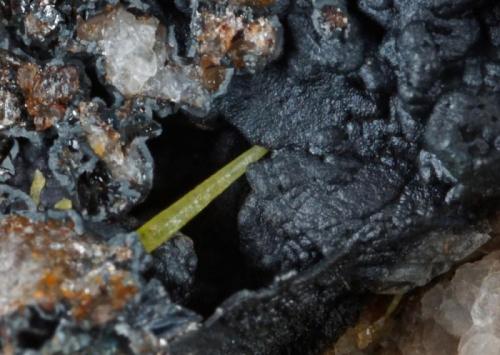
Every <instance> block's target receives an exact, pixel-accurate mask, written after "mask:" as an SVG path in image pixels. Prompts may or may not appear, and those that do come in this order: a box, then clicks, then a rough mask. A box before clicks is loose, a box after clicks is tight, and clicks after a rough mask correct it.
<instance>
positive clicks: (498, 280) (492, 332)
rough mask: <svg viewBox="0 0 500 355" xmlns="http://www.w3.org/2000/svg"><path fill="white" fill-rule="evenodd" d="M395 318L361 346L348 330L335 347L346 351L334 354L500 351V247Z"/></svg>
mask: <svg viewBox="0 0 500 355" xmlns="http://www.w3.org/2000/svg"><path fill="white" fill-rule="evenodd" d="M411 299H412V297H410V300H411ZM394 321H395V322H396V325H395V326H394V327H393V328H392V330H391V331H390V332H389V333H388V334H386V336H385V338H384V339H382V341H380V342H379V343H378V344H376V346H374V347H371V348H369V349H364V350H363V351H361V350H359V349H356V351H355V352H354V350H353V349H355V347H352V345H351V348H349V347H347V346H346V345H345V344H348V345H349V343H348V342H347V343H346V338H347V340H349V337H348V336H346V335H344V336H343V337H342V338H341V340H340V341H339V342H338V343H337V345H336V349H337V348H342V349H344V350H347V351H344V352H342V351H340V352H339V351H337V352H335V355H341V354H353V355H354V354H362V355H386V354H398V355H417V354H418V355H500V251H496V252H493V253H491V254H489V255H488V256H486V257H484V258H483V259H481V260H479V261H475V262H470V263H466V264H464V265H462V266H460V267H459V268H458V269H457V270H456V271H455V273H454V275H453V276H452V277H451V278H445V279H444V280H442V281H440V282H439V283H437V284H436V285H435V286H433V287H432V288H430V289H429V290H427V291H426V292H425V293H423V295H421V296H420V299H418V298H417V299H416V300H414V301H410V302H409V303H408V304H407V305H406V306H405V307H403V308H402V309H401V310H400V315H399V316H398V317H397V319H395V320H394ZM346 334H347V333H346ZM347 335H348V334H347Z"/></svg>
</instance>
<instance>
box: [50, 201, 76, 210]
mask: <svg viewBox="0 0 500 355" xmlns="http://www.w3.org/2000/svg"><path fill="white" fill-rule="evenodd" d="M54 208H55V209H57V210H62V211H66V210H70V209H72V208H73V202H71V200H69V199H67V198H63V199H61V200H60V201H59V202H57V203H56V204H55V205H54Z"/></svg>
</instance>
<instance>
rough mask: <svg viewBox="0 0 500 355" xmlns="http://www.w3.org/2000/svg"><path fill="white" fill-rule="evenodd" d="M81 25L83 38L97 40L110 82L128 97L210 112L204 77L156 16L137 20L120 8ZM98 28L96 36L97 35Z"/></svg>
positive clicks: (209, 97)
mask: <svg viewBox="0 0 500 355" xmlns="http://www.w3.org/2000/svg"><path fill="white" fill-rule="evenodd" d="M97 20H99V21H96V20H94V21H93V22H92V27H89V28H91V29H87V28H85V27H83V26H82V28H81V29H80V37H82V38H86V39H87V38H92V39H93V40H97V44H98V47H99V49H100V51H101V53H102V54H103V56H104V59H105V65H106V79H107V81H108V82H109V83H110V84H112V85H113V86H114V87H116V88H117V89H118V91H120V92H121V93H122V94H123V95H124V96H126V97H131V96H137V95H143V96H149V97H153V98H159V99H165V100H168V101H171V102H174V103H177V104H180V105H184V106H187V107H189V108H192V109H194V110H200V111H207V110H208V109H209V104H210V100H211V96H210V93H209V92H208V91H207V90H206V89H205V88H204V87H203V85H202V82H201V78H200V73H199V71H198V70H197V67H196V66H195V65H192V64H188V63H183V62H181V61H180V59H179V58H178V57H177V53H176V48H175V45H169V43H167V41H166V40H165V33H166V30H165V28H163V27H162V26H160V23H159V21H158V19H156V18H154V17H136V16H135V15H133V14H132V13H130V12H129V11H126V10H125V9H124V8H122V7H117V8H116V9H114V10H113V11H111V12H110V13H108V14H106V15H105V16H101V17H98V18H97ZM95 28H99V30H98V31H97V33H94V32H93V31H94V30H95Z"/></svg>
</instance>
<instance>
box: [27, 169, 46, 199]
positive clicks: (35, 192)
mask: <svg viewBox="0 0 500 355" xmlns="http://www.w3.org/2000/svg"><path fill="white" fill-rule="evenodd" d="M45 183H46V180H45V177H44V176H43V174H42V172H41V171H40V170H38V169H37V170H35V174H34V176H33V182H32V183H31V188H30V195H31V198H32V199H33V202H35V205H37V206H38V205H39V204H40V196H41V194H42V190H43V188H44V187H45Z"/></svg>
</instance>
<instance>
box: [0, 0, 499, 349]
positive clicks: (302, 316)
mask: <svg viewBox="0 0 500 355" xmlns="http://www.w3.org/2000/svg"><path fill="white" fill-rule="evenodd" d="M168 116H176V117H177V119H179V117H180V118H181V119H183V120H185V122H186V125H191V127H192V129H191V131H192V132H194V131H195V130H203V131H204V132H222V131H223V130H226V129H227V125H228V124H229V125H231V126H232V127H234V129H235V130H237V131H238V132H239V133H240V134H241V135H243V137H244V138H245V139H246V140H247V142H250V143H251V144H260V145H263V146H265V147H267V148H269V149H270V150H271V151H272V153H271V155H270V157H269V158H268V159H266V160H265V161H263V162H261V163H258V164H256V165H255V166H254V167H252V168H251V169H250V171H249V173H248V174H247V177H248V182H249V185H250V193H249V195H248V197H247V198H246V201H245V202H244V203H243V204H242V205H241V206H238V208H240V211H239V219H238V228H239V233H235V231H234V227H233V225H236V222H235V221H234V220H231V221H229V220H228V221H224V219H223V218H221V216H223V215H224V210H223V208H221V205H223V204H218V205H216V207H214V211H212V212H210V211H209V213H207V214H206V215H205V216H204V221H203V223H199V222H197V221H194V223H193V224H192V225H191V226H190V228H189V230H190V231H192V232H193V233H194V234H195V236H194V237H195V243H194V244H193V241H192V240H191V239H189V238H188V237H186V236H181V235H179V236H178V237H176V238H174V240H173V241H172V242H171V243H168V244H166V245H164V246H162V247H161V248H160V249H158V250H157V251H156V252H155V253H154V254H153V255H152V256H148V255H145V254H144V252H143V251H141V247H140V245H139V244H138V242H137V240H136V239H135V236H134V234H133V233H132V234H126V233H124V232H125V230H127V229H128V230H130V229H131V228H133V227H135V226H136V225H137V224H138V223H137V222H141V221H140V218H141V216H145V215H151V211H152V210H153V209H154V208H156V207H153V206H152V205H151V204H150V203H149V201H151V200H146V198H147V196H148V194H149V192H150V190H151V189H152V188H153V186H155V187H157V189H156V190H157V191H163V190H162V188H161V185H162V184H163V183H164V182H163V181H162V179H161V177H162V176H168V175H169V174H170V175H175V174H178V171H176V169H177V168H179V166H175V164H172V163H171V162H173V161H175V159H171V160H170V161H167V162H162V163H161V164H157V170H156V171H155V172H154V165H155V163H158V162H159V161H161V160H162V157H163V155H165V156H173V155H175V154H177V155H179V156H182V157H184V158H185V159H189V156H188V154H184V153H183V152H178V151H176V149H175V147H174V146H172V145H169V146H167V145H165V146H162V145H161V144H157V142H158V141H157V142H155V143H154V144H151V145H150V146H149V147H153V148H152V150H153V151H152V152H150V148H149V147H148V145H147V144H146V142H147V141H148V140H150V139H152V138H155V137H157V136H158V135H159V134H160V131H161V129H160V125H159V124H158V123H157V121H158V120H155V119H154V118H157V119H160V118H161V120H163V122H165V121H167V122H168V120H169V119H170V120H171V119H172V117H168ZM221 122H223V124H221ZM163 127H164V128H167V129H168V127H169V126H168V124H164V125H163ZM221 127H222V128H221ZM0 129H1V131H2V132H0V183H1V185H0V196H1V200H0V214H1V217H0V227H1V228H2V231H3V232H2V234H1V235H0V256H2V259H1V260H0V283H1V284H2V285H14V286H12V289H10V290H6V289H4V290H3V291H0V351H7V353H8V352H12V353H23V352H24V351H41V352H44V353H48V354H50V353H63V354H65V353H68V354H69V353H77V352H80V353H85V352H88V351H89V349H90V348H91V349H92V350H93V351H97V352H99V353H104V352H108V353H118V352H131V353H145V352H158V351H159V352H162V351H166V349H167V348H169V351H171V352H172V353H174V354H176V353H179V354H184V353H199V354H206V353H214V354H217V353H238V354H241V353H259V354H260V353H281V352H283V353H300V354H304V353H318V352H320V351H321V350H322V349H324V347H325V346H327V345H329V344H331V343H332V342H333V341H334V340H335V338H336V337H338V336H339V335H340V334H341V332H342V331H343V329H345V327H346V326H348V325H349V324H351V323H353V322H354V321H355V319H356V315H357V312H358V311H359V309H360V308H361V307H362V305H363V300H364V299H365V297H366V295H367V293H368V292H370V291H372V292H401V291H406V290H408V289H411V288H412V287H415V286H420V285H424V284H426V283H427V282H428V281H430V280H431V279H432V278H433V277H435V276H436V275H438V274H441V273H443V272H446V271H447V270H449V269H450V268H451V267H453V265H454V264H455V263H456V262H457V261H459V260H460V259H462V258H464V257H466V256H467V255H468V254H470V253H471V252H473V251H474V250H475V249H477V248H478V247H479V246H481V245H482V244H483V243H485V241H486V240H487V239H488V236H487V234H485V233H484V232H483V230H482V229H481V230H480V228H479V227H478V222H479V221H480V220H481V219H482V217H484V216H485V215H487V214H488V213H489V212H491V211H493V210H494V209H495V208H496V204H497V201H498V198H499V197H500V184H499V181H500V176H499V174H500V173H499V171H500V5H499V4H497V2H496V1H494V0H482V1H477V0H379V1H374V0H357V1H345V0H289V1H288V0H217V1H205V0H191V1H189V0H169V1H153V0H123V1H119V0H92V1H85V2H78V1H77V2H75V1H66V0H60V1H59V0H57V1H56V0H48V1H40V0H31V1H17V0H14V1H2V0H0ZM187 132H189V130H188V131H187ZM167 134H168V133H167ZM214 136H216V135H214ZM196 137H197V136H196V135H190V134H186V135H185V137H182V139H186V140H189V139H190V138H191V139H196ZM231 137H233V138H234V139H220V140H217V142H215V143H214V144H212V145H210V149H209V151H206V149H205V148H206V147H207V146H204V145H202V144H198V145H196V146H197V147H198V146H199V147H200V149H199V152H196V154H197V157H196V161H203V160H204V159H205V158H206V160H208V158H210V159H211V160H214V161H217V162H218V164H219V163H220V162H219V160H221V159H226V158H227V154H226V153H227V152H231V151H232V150H233V149H234V147H242V146H245V145H246V144H247V142H246V141H244V139H243V138H241V136H240V135H238V134H234V135H231ZM167 150H168V151H167ZM231 154H232V153H231ZM158 157H160V158H158ZM200 157H201V158H200ZM169 163H170V165H169ZM182 166H183V168H184V167H185V164H182ZM210 168H211V167H210V166H208V165H207V166H205V165H204V166H203V167H199V169H202V170H203V173H205V170H206V174H207V175H208V174H209V173H210V172H211V171H209V170H210ZM192 169H196V167H193V168H192ZM198 173H199V172H198V171H197V174H198ZM153 180H154V181H153ZM166 180H168V179H166ZM169 181H175V179H173V180H169ZM159 186H160V188H158V187H159ZM176 189H177V187H172V188H170V187H169V189H168V191H171V194H172V195H173V196H174V195H175V196H176V197H178V196H180V195H181V194H182V193H183V192H185V191H183V190H182V191H181V190H180V188H178V191H177V190H176ZM153 191H155V190H153ZM246 191H247V187H246V186H242V184H241V185H238V186H236V187H235V188H233V189H232V190H231V191H229V192H228V195H226V200H224V201H230V204H228V205H227V206H228V208H230V209H231V211H228V212H227V216H228V219H229V216H234V215H235V211H236V207H234V206H236V205H238V201H240V199H241V196H242V195H243V194H244V193H246ZM155 199H156V200H158V198H157V197H155ZM145 200H146V203H143V204H141V203H142V202H143V201H145ZM229 206H230V207H229ZM139 209H140V210H141V213H138V212H137V210H139ZM130 211H134V213H135V214H136V216H138V218H139V221H137V222H136V221H135V219H134V218H132V217H131V215H130ZM211 219H213V222H215V221H217V223H221V221H223V222H222V223H223V224H224V225H223V226H221V228H213V231H216V232H213V231H212V230H210V231H209V229H208V228H206V227H205V226H206V225H207V224H209V223H210V221H211ZM68 221H69V222H68ZM197 223H198V228H197ZM203 228H206V231H207V233H212V232H213V233H217V232H219V233H222V234H224V235H221V236H219V237H218V240H217V244H216V245H218V246H221V245H224V243H226V242H227V243H228V245H229V244H230V245H231V247H228V248H223V247H221V248H220V249H221V250H220V255H218V254H217V255H216V253H215V252H214V248H210V247H207V245H208V244H209V243H207V242H205V241H204V243H198V244H197V243H196V238H200V235H201V236H202V234H203V230H202V229H203ZM19 241H25V243H21V244H20V243H19ZM443 245H446V246H447V247H446V252H444V250H443V249H442V246H443ZM61 246H63V247H65V251H61ZM236 246H238V247H239V251H238V252H237V253H236V252H235V247H236ZM41 247H44V248H46V249H40V248H41ZM82 248H83V251H82ZM44 250H45V251H46V252H43V251H44ZM225 252H226V253H232V255H230V256H229V257H227V260H228V262H225V263H224V262H220V263H216V262H214V263H212V262H210V265H211V266H214V265H216V266H217V265H219V266H218V267H214V268H213V270H214V272H215V273H218V275H216V277H213V278H210V277H207V276H206V275H207V273H206V272H200V269H203V268H204V267H206V266H207V260H210V258H212V259H213V258H214V257H217V258H220V259H221V260H223V259H225V258H226V255H225V254H224V253H225ZM240 253H241V255H242V256H243V257H244V258H243V259H242V260H239V261H238V265H236V262H235V259H238V258H239V255H240ZM197 254H198V255H197ZM233 254H234V255H233ZM29 255H33V258H32V259H30V258H29V257H28V256H29ZM235 255H237V256H236V257H235ZM229 261H230V262H235V266H234V267H235V268H236V269H237V270H241V271H242V272H245V273H247V274H248V273H250V272H251V273H252V275H253V276H252V278H249V279H252V282H248V284H246V281H242V280H236V278H238V273H237V272H234V270H231V272H229V271H227V270H224V268H229V267H231V265H229V264H228V263H229ZM221 265H222V266H221ZM209 269H210V268H209ZM34 270H36V272H35V271H34ZM211 270H212V269H211ZM13 273H14V274H15V273H18V275H19V276H20V277H21V280H20V281H21V282H20V283H15V282H14V280H13V279H12V274H13ZM103 275H104V276H105V277H106V279H105V280H103V279H101V278H99V277H98V276H102V277H104V276H103ZM225 276H227V277H225ZM241 279H243V277H241ZM208 280H210V282H208ZM213 280H217V281H213ZM245 280H246V278H245ZM256 280H257V281H256ZM258 280H261V281H260V282H259V281H258ZM207 284H209V285H208V286H207ZM23 285H24V286H23ZM231 285H237V286H231ZM25 286H26V287H28V289H25V288H23V287H25ZM91 286H95V287H94V288H93V287H91ZM30 287H31V288H30ZM85 287H87V288H88V292H89V294H88V298H85V297H84V294H83V293H82V288H85ZM217 287H220V288H221V289H224V290H231V291H232V292H234V293H235V294H234V295H233V296H231V297H230V298H229V299H227V300H225V301H224V302H222V301H223V300H222V299H221V300H219V301H220V302H221V303H220V305H218V307H217V309H216V310H215V311H214V312H213V315H212V316H211V317H210V318H208V319H207V320H205V321H204V322H202V321H201V318H200V317H199V316H197V315H196V314H195V313H193V312H191V311H190V310H188V309H186V308H183V307H180V306H178V305H176V304H175V302H179V303H181V304H183V305H185V304H188V305H190V306H193V307H194V308H197V307H198V308H201V307H200V306H199V305H200V304H203V303H204V292H205V291H207V290H209V289H210V288H212V289H214V288H217ZM231 287H233V288H231ZM257 287H259V288H258V289H255V288H257ZM242 288H254V289H253V290H252V291H249V290H244V289H242ZM236 291H239V292H236ZM225 292H226V293H227V291H225ZM220 294H224V293H220ZM211 302H213V301H211Z"/></svg>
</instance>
